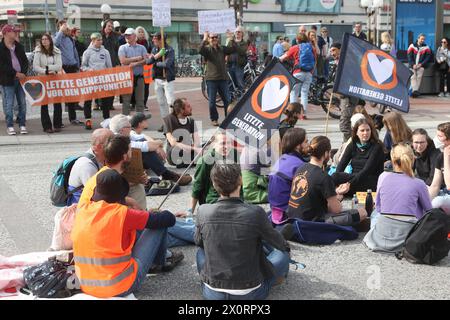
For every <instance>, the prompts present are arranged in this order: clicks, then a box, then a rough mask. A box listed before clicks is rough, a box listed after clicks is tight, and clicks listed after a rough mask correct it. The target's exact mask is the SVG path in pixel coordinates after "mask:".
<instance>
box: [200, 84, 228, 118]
mask: <svg viewBox="0 0 450 320" xmlns="http://www.w3.org/2000/svg"><path fill="white" fill-rule="evenodd" d="M206 87H207V90H208V97H209V118H210V119H211V121H217V120H219V114H218V113H217V107H216V96H217V92H219V94H220V97H221V98H222V101H223V109H224V111H225V116H227V108H228V105H229V104H230V92H229V90H228V82H227V80H206Z"/></svg>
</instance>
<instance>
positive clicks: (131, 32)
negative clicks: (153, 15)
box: [124, 28, 136, 35]
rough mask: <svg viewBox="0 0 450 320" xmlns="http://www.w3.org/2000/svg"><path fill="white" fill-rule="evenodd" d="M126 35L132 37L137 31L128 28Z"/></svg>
mask: <svg viewBox="0 0 450 320" xmlns="http://www.w3.org/2000/svg"><path fill="white" fill-rule="evenodd" d="M124 34H126V35H130V34H136V31H135V30H134V29H133V28H128V29H127V30H125V33H124Z"/></svg>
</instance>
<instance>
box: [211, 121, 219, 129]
mask: <svg viewBox="0 0 450 320" xmlns="http://www.w3.org/2000/svg"><path fill="white" fill-rule="evenodd" d="M211 124H212V125H213V126H214V127H218V126H219V122H218V121H217V120H212V121H211Z"/></svg>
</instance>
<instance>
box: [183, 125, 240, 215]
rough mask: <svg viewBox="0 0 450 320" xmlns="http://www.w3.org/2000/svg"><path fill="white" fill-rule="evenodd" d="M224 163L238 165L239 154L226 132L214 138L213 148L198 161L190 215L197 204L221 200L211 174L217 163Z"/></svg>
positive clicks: (219, 133)
mask: <svg viewBox="0 0 450 320" xmlns="http://www.w3.org/2000/svg"><path fill="white" fill-rule="evenodd" d="M223 162H226V163H238V154H237V151H236V149H234V148H233V146H232V140H231V139H230V138H229V137H227V136H226V134H225V133H224V132H218V133H217V135H216V136H215V137H214V143H213V147H212V148H211V150H209V151H207V152H205V154H204V155H203V156H202V157H200V158H199V159H198V162H197V165H196V167H195V174H194V183H193V185H192V198H191V207H190V208H189V209H188V210H187V211H188V212H189V213H190V214H193V213H194V212H195V207H196V206H197V203H199V204H204V203H215V202H216V201H217V199H219V194H218V193H217V191H216V190H215V189H214V186H213V184H212V182H211V176H210V173H211V169H212V168H213V166H214V164H215V163H223ZM242 196H243V195H242Z"/></svg>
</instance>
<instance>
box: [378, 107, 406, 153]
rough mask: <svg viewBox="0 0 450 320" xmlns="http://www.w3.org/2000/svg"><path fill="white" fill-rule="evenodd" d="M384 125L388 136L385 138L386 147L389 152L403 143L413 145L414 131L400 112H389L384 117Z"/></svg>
mask: <svg viewBox="0 0 450 320" xmlns="http://www.w3.org/2000/svg"><path fill="white" fill-rule="evenodd" d="M383 124H384V126H385V127H386V130H387V132H386V135H385V136H384V141H383V142H384V145H385V147H386V149H387V150H388V151H390V150H391V149H392V146H393V145H395V144H398V143H401V142H404V143H409V144H410V143H411V140H412V130H411V128H410V127H409V126H408V125H407V124H406V122H405V119H403V117H402V115H401V114H400V113H398V112H394V111H392V112H389V113H387V114H386V115H385V116H384V117H383Z"/></svg>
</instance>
